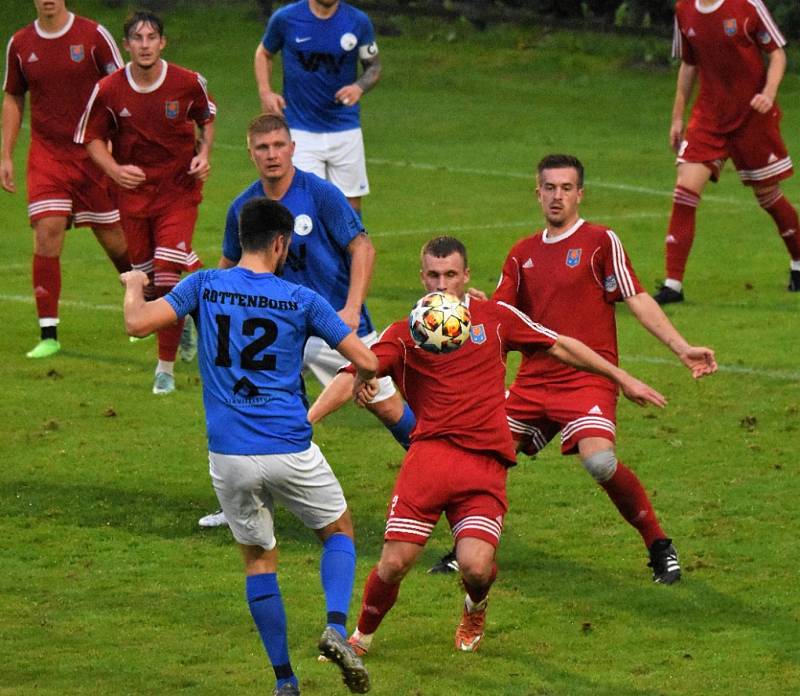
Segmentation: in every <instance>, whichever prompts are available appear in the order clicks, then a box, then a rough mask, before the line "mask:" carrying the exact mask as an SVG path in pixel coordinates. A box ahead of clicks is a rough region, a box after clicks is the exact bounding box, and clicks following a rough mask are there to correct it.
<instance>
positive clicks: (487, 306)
mask: <svg viewBox="0 0 800 696" xmlns="http://www.w3.org/2000/svg"><path fill="white" fill-rule="evenodd" d="M469 311H470V314H471V317H472V328H471V331H470V340H469V341H468V342H467V343H465V344H464V345H463V346H461V348H459V349H458V350H456V351H454V352H452V353H447V354H442V355H438V354H435V353H429V352H427V351H424V350H422V349H421V348H419V347H417V345H416V344H415V343H414V340H413V339H412V338H411V334H410V332H409V328H408V321H398V322H395V323H394V324H392V325H391V326H390V327H389V328H387V329H386V331H384V332H383V334H382V336H381V338H380V340H379V341H378V342H377V343H375V344H373V345H372V350H373V351H374V352H375V354H376V355H377V356H378V359H379V361H380V369H379V374H380V375H381V376H383V375H389V376H391V377H392V379H393V380H394V382H395V384H396V385H397V386H398V387H399V389H400V391H401V392H402V393H403V396H404V397H405V399H406V401H407V402H408V404H409V406H411V410H412V411H414V415H415V416H416V418H417V425H416V427H415V428H414V432H413V433H412V436H411V437H412V441H416V440H423V439H432V438H437V439H445V440H449V441H451V442H453V443H454V444H456V445H458V446H459V447H462V448H464V449H468V450H475V451H478V452H485V453H490V454H493V455H495V456H497V457H498V459H500V460H501V461H502V462H503V463H504V464H506V465H507V466H513V465H514V464H515V462H516V456H515V451H514V442H513V441H512V439H511V432H510V431H509V429H508V423H507V421H506V415H505V409H504V405H505V375H506V365H505V353H506V352H507V351H509V350H518V351H520V352H522V353H524V354H526V355H527V354H530V353H536V352H538V351H545V350H547V349H549V348H550V347H551V346H552V345H553V344H554V343H555V341H556V338H558V336H557V334H555V333H553V332H552V331H550V330H549V329H546V328H544V327H543V326H539V325H538V324H536V323H534V322H533V321H531V320H530V318H529V317H526V316H525V315H524V314H522V313H521V312H519V311H518V310H516V309H514V308H513V307H509V306H508V305H503V304H498V303H496V302H480V301H477V300H472V301H470V302H469Z"/></svg>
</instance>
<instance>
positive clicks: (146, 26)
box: [122, 10, 167, 70]
mask: <svg viewBox="0 0 800 696" xmlns="http://www.w3.org/2000/svg"><path fill="white" fill-rule="evenodd" d="M122 31H123V32H124V35H125V39H124V41H123V46H124V47H125V50H126V51H128V53H130V56H131V61H133V63H134V65H136V66H137V67H139V68H143V69H145V70H146V69H147V68H152V67H153V66H154V65H156V64H157V63H158V62H159V60H161V51H163V50H164V46H166V45H167V40H166V38H165V37H164V22H163V21H161V18H160V17H159V16H158V15H157V14H155V13H153V12H150V11H148V10H137V11H136V12H133V13H132V14H130V15H128V18H127V19H126V20H125V24H123V25H122Z"/></svg>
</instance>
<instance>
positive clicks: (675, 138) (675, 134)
mask: <svg viewBox="0 0 800 696" xmlns="http://www.w3.org/2000/svg"><path fill="white" fill-rule="evenodd" d="M682 142H683V119H682V118H676V119H675V120H674V121H673V122H672V125H671V126H670V127H669V144H670V146H671V147H672V149H673V150H675V152H677V151H678V149H679V148H680V146H681V143H682Z"/></svg>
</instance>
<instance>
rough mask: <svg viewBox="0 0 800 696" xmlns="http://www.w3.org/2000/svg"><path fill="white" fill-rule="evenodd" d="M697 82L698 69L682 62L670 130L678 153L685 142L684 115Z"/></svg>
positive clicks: (671, 139) (670, 138) (672, 142)
mask: <svg viewBox="0 0 800 696" xmlns="http://www.w3.org/2000/svg"><path fill="white" fill-rule="evenodd" d="M696 82H697V67H696V66H694V65H690V64H689V63H686V62H684V61H681V66H680V68H678V82H677V85H676V87H675V101H674V102H673V105H672V122H671V124H670V128H669V142H670V145H671V146H672V149H673V150H675V151H676V152H677V151H678V148H679V147H680V146H681V141H682V140H683V114H684V112H685V111H686V105H687V104H688V103H689V100H690V99H691V98H692V92H693V91H694V85H695V83H696Z"/></svg>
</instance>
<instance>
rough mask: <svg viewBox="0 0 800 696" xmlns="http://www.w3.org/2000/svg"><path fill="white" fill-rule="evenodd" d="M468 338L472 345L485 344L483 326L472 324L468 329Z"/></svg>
mask: <svg viewBox="0 0 800 696" xmlns="http://www.w3.org/2000/svg"><path fill="white" fill-rule="evenodd" d="M469 337H470V339H471V340H472V342H473V343H478V344H480V343H486V329H484V328H483V324H473V325H472V326H470V327H469Z"/></svg>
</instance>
